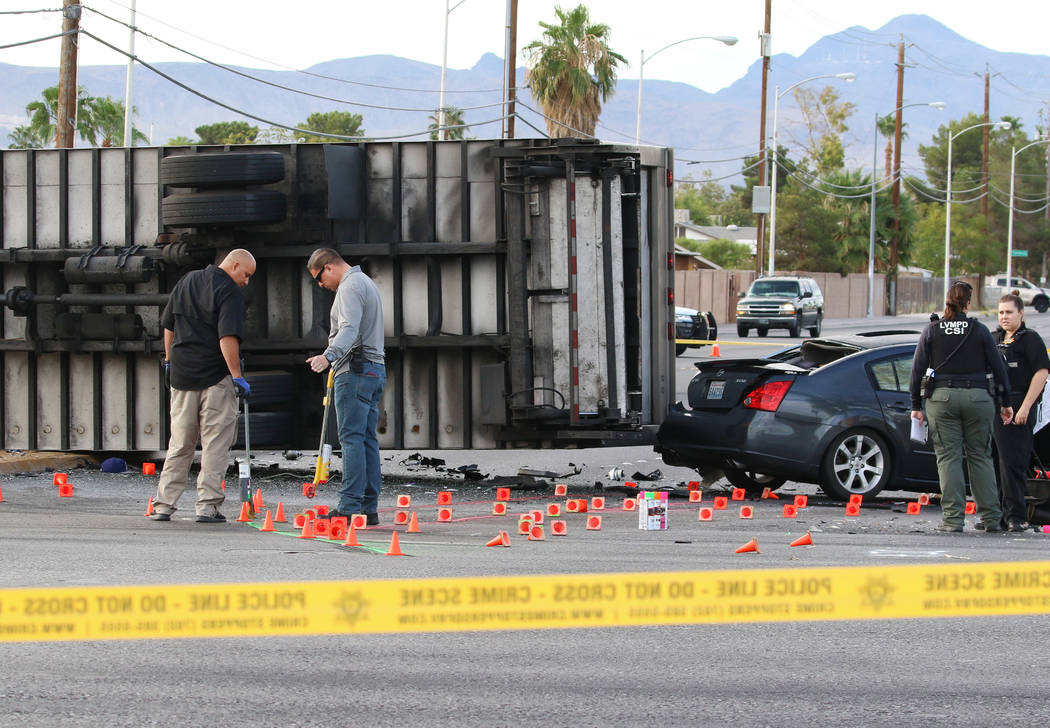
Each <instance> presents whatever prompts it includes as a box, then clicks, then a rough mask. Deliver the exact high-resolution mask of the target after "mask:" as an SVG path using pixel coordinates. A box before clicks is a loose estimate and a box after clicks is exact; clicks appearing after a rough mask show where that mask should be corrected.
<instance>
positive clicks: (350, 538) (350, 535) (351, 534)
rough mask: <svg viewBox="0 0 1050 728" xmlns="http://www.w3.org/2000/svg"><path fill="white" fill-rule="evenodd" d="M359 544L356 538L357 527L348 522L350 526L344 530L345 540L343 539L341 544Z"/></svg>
mask: <svg viewBox="0 0 1050 728" xmlns="http://www.w3.org/2000/svg"><path fill="white" fill-rule="evenodd" d="M360 545H361V544H360V543H359V542H358V540H357V527H356V526H354V524H352V523H351V524H350V528H349V529H348V530H347V532H346V540H345V541H343V546H360Z"/></svg>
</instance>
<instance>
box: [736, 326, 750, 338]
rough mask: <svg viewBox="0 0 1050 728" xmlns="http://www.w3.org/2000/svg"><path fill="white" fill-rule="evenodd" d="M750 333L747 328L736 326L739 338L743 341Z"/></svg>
mask: <svg viewBox="0 0 1050 728" xmlns="http://www.w3.org/2000/svg"><path fill="white" fill-rule="evenodd" d="M748 331H749V329H748V328H747V327H746V326H741V325H740V324H737V325H736V335H737V336H739V337H740V338H741V339H746V338H747V332H748Z"/></svg>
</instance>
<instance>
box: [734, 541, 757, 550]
mask: <svg viewBox="0 0 1050 728" xmlns="http://www.w3.org/2000/svg"><path fill="white" fill-rule="evenodd" d="M736 552H737V553H738V554H757V553H759V551H758V541H757V540H755V539H751V540H750V541H748V542H747V543H745V544H744V545H743V546H741V547H740V548H738V549H737V550H736Z"/></svg>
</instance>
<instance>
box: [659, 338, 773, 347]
mask: <svg viewBox="0 0 1050 728" xmlns="http://www.w3.org/2000/svg"><path fill="white" fill-rule="evenodd" d="M780 341H783V339H781V340H780ZM780 341H777V340H776V339H774V340H773V341H772V342H769V341H715V340H714V339H675V340H674V342H675V343H676V344H689V345H692V344H712V345H713V344H718V345H720V346H778V345H779V346H781V347H782V348H785V349H786V348H787V347H789V346H792V345H793V344H794V342H791V343H787V344H781V343H780Z"/></svg>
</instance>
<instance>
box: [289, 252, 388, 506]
mask: <svg viewBox="0 0 1050 728" xmlns="http://www.w3.org/2000/svg"><path fill="white" fill-rule="evenodd" d="M306 267H307V270H309V272H310V275H311V276H312V277H313V279H314V280H315V281H317V285H319V286H321V288H324V289H327V290H329V291H335V301H334V302H333V303H332V312H331V328H330V331H329V334H328V348H327V349H325V350H324V352H323V353H321V354H318V355H316V356H312V357H310V358H308V359H307V360H306V363H307V364H309V365H310V368H311V369H312V370H313V371H315V372H317V373H318V374H320V373H321V372H323V371H325V370H326V369H327V368H328V367H329V366H331V367H334V369H335V413H336V417H337V418H338V420H339V444H340V446H341V447H342V449H343V481H342V486H341V487H340V489H339V505H338V506H337V508H336V510H334V511H330V513H331V514H332V515H333V516H352V515H354V514H357V513H364V514H365V516H366V517H367V523H368V525H369V526H375V525H377V524H378V523H379V513H378V508H379V490H380V486H381V482H382V472H381V470H380V463H379V440H378V438H377V436H376V427H377V425H378V423H379V400H380V399H381V398H382V397H383V388H384V387H385V386H386V367H385V366H384V356H383V336H384V332H383V302H382V300H381V299H380V296H379V289H378V288H376V284H375V283H373V282H372V279H371V278H369V277H368V276H367V275H365V274H364V273H363V272H362V271H361V268H360V266H356V265H355V266H351V265H349V264H348V263H347V262H346V261H344V260H343V258H342V256H341V255H339V253H338V252H336V251H335V250H332V249H331V248H318V249H317V250H315V251H314V252H313V254H312V255H311V256H310V260H309V261H308V262H307V264H306Z"/></svg>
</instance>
